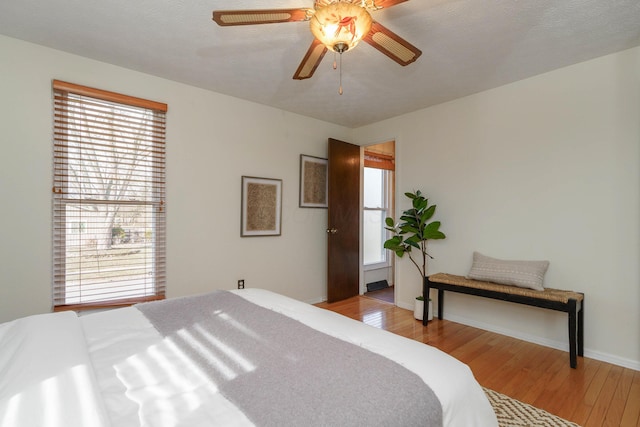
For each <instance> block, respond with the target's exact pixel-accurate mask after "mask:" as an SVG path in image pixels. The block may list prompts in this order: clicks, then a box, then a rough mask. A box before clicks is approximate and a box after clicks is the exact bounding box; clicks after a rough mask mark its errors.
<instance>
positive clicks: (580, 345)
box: [578, 298, 584, 356]
mask: <svg viewBox="0 0 640 427" xmlns="http://www.w3.org/2000/svg"><path fill="white" fill-rule="evenodd" d="M578 356H584V298H582V301H581V303H580V311H578Z"/></svg>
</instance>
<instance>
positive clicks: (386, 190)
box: [362, 166, 393, 271]
mask: <svg viewBox="0 0 640 427" xmlns="http://www.w3.org/2000/svg"><path fill="white" fill-rule="evenodd" d="M364 169H377V170H379V171H380V172H381V173H382V179H383V184H382V205H383V206H382V207H367V206H364V204H365V203H364V197H363V203H362V204H363V208H362V210H363V216H364V212H366V211H369V212H371V211H379V212H384V213H385V215H384V217H385V218H386V217H388V216H390V215H389V211H390V210H391V206H390V205H391V200H390V199H391V197H390V195H391V186H392V185H393V180H392V176H391V174H392V173H393V171H391V170H388V169H382V168H377V167H371V166H365V167H364ZM363 173H364V171H363ZM364 186H366V180H363V187H364ZM382 225H383V229H382V231H381V236H382V243H383V245H384V241H385V240H386V239H388V238H389V232H388V231H386V230H385V229H384V226H385V224H384V218H383V220H382ZM363 240H364V237H363ZM362 250H363V260H362V265H363V269H364V271H369V270H378V269H381V268H387V267H390V266H391V260H392V258H391V257H390V256H389V253H388V252H389V251H387V250H385V249H384V246H383V249H382V254H383V257H384V261H380V262H375V263H369V264H367V263H366V262H365V260H364V247H363V249H362Z"/></svg>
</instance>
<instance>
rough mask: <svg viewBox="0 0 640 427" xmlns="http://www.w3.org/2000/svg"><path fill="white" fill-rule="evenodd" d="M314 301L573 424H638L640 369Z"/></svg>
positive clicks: (404, 313)
mask: <svg viewBox="0 0 640 427" xmlns="http://www.w3.org/2000/svg"><path fill="white" fill-rule="evenodd" d="M317 306H318V307H322V308H326V309H329V310H331V311H335V312H338V313H341V314H343V315H345V316H347V317H350V318H352V319H356V320H360V321H363V322H365V323H367V324H370V325H372V326H375V327H378V328H381V329H386V330H388V331H391V332H393V333H396V334H398V335H402V336H405V337H407V338H411V339H414V340H416V341H420V342H424V343H426V344H429V345H432V346H434V347H437V348H439V349H441V350H442V351H444V352H446V353H448V354H450V355H452V356H454V357H455V358H457V359H459V360H461V361H462V362H464V363H466V364H467V365H469V366H470V367H471V370H472V371H473V373H474V375H475V377H476V379H477V380H478V382H479V383H480V384H481V385H483V386H485V387H487V388H490V389H492V390H495V391H497V392H499V393H503V394H506V395H507V396H511V397H513V398H515V399H518V400H520V401H522V402H526V403H529V404H531V405H533V406H536V407H538V408H541V409H544V410H546V411H548V412H551V413H553V414H556V415H558V416H560V417H562V418H564V419H566V420H569V421H573V422H575V423H577V424H579V425H581V426H584V427H589V426H598V427H601V426H634V427H640V371H635V370H632V369H625V368H622V367H620V366H616V365H611V364H609V363H605V362H600V361H597V360H593V359H588V358H582V357H579V358H578V368H577V369H571V368H570V367H569V353H567V352H563V351H560V350H555V349H552V348H548V347H543V346H540V345H536V344H531V343H528V342H525V341H521V340H518V339H515V338H510V337H506V336H503V335H499V334H495V333H492V332H487V331H483V330H481V329H477V328H472V327H470V326H465V325H461V324H458V323H453V322H450V321H447V320H438V319H435V320H434V321H433V322H430V323H429V326H427V327H423V326H422V322H421V321H418V320H415V319H414V318H413V312H412V311H409V310H405V309H402V308H399V307H396V306H395V305H393V304H391V303H387V302H384V301H380V300H376V299H373V298H368V297H364V296H358V297H354V298H350V299H348V300H345V301H340V302H336V303H332V304H328V303H321V304H317Z"/></svg>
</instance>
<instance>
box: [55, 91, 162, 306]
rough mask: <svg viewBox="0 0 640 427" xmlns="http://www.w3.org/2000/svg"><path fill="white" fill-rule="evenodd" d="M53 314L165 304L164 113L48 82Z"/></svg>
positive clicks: (141, 102)
mask: <svg viewBox="0 0 640 427" xmlns="http://www.w3.org/2000/svg"><path fill="white" fill-rule="evenodd" d="M53 110H54V130H53V174H54V176H53V269H54V271H53V306H54V310H63V309H81V308H95V307H103V306H111V305H127V304H132V303H135V302H140V301H149V300H154V299H161V298H164V294H165V282H166V273H165V271H166V269H165V246H166V244H165V242H166V239H165V224H166V221H165V217H166V215H165V210H166V209H165V208H166V206H165V115H166V111H167V106H166V104H161V103H156V102H153V101H147V100H143V99H139V98H133V97H129V96H125V95H120V94H117V93H113V92H107V91H102V90H97V89H93V88H88V87H84V86H78V85H74V84H71V83H66V82H61V81H58V80H54V82H53Z"/></svg>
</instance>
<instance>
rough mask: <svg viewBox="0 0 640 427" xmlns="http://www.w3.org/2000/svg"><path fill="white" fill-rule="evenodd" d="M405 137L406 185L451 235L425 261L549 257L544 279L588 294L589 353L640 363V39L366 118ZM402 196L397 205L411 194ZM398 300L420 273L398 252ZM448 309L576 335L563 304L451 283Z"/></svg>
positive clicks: (494, 322)
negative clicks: (549, 306)
mask: <svg viewBox="0 0 640 427" xmlns="http://www.w3.org/2000/svg"><path fill="white" fill-rule="evenodd" d="M380 138H395V140H396V151H397V156H398V162H397V163H398V165H399V166H398V174H397V178H398V183H397V190H398V194H403V193H404V192H405V191H408V190H414V189H421V190H423V192H425V193H426V194H427V195H428V196H429V197H430V199H431V202H432V203H436V204H437V205H438V208H437V213H436V217H437V219H440V220H441V221H442V224H443V225H442V230H443V231H444V232H445V233H446V234H447V239H446V240H442V241H436V242H434V243H432V244H430V249H431V253H432V255H434V256H435V257H436V259H435V260H433V261H432V262H431V263H430V267H429V272H430V273H436V272H439V271H441V272H448V273H453V274H460V275H464V274H466V273H467V272H468V270H469V267H470V266H471V257H472V252H473V251H474V250H477V251H480V252H482V253H484V254H485V255H489V256H493V257H497V258H505V259H530V260H538V259H547V260H549V261H550V263H551V264H550V268H549V270H548V273H547V276H546V279H545V285H546V286H548V287H554V288H561V289H574V290H577V291H582V292H584V293H585V294H586V304H585V323H586V326H585V354H586V355H587V356H591V357H594V358H598V359H602V360H608V361H610V362H613V363H617V364H620V365H623V366H629V367H632V368H635V369H640V272H639V264H640V227H639V224H640V173H639V171H640V163H639V162H640V48H636V49H631V50H627V51H624V52H620V53H617V54H613V55H609V56H605V57H602V58H598V59H595V60H592V61H588V62H584V63H581V64H577V65H574V66H570V67H567V68H564V69H560V70H557V71H553V72H550V73H547V74H544V75H540V76H537V77H534V78H530V79H527V80H524V81H520V82H516V83H513V84H510V85H507V86H503V87H500V88H497V89H494V90H490V91H486V92H483V93H479V94H476V95H473V96H469V97H466V98H463V99H459V100H456V101H453V102H449V103H445V104H441V105H438V106H435V107H432V108H428V109H424V110H421V111H418V112H414V113H411V114H406V115H403V116H401V117H397V118H394V119H390V120H386V121H383V122H380V123H376V124H374V125H371V126H366V127H362V128H359V129H356V131H355V137H354V139H355V140H356V141H358V142H359V143H361V144H366V143H368V141H373V140H379V139H380ZM402 199H403V196H400V197H399V202H400V203H399V206H398V211H402V210H404V209H406V208H407V206H408V204H407V203H406V202H404V200H402ZM396 285H397V286H399V288H398V290H397V291H396V292H397V295H398V297H399V301H398V302H399V304H400V305H403V306H406V307H407V308H409V307H412V300H413V297H415V296H416V295H418V294H419V293H420V292H421V291H420V278H419V276H418V274H417V271H415V269H414V267H413V266H412V265H410V263H409V262H407V261H405V260H402V261H401V262H399V268H398V272H397V281H396ZM445 298H446V303H445V318H448V319H451V320H455V321H458V322H461V323H466V324H471V325H476V326H480V327H482V328H485V329H490V330H494V331H498V332H503V333H506V334H508V335H513V336H517V337H521V338H525V339H528V340H531V341H534V342H539V343H543V344H547V345H550V346H553V347H557V348H563V349H568V343H567V320H566V315H565V314H562V313H556V312H551V311H549V310H542V309H536V308H529V307H525V306H517V305H514V304H510V303H504V302H498V301H492V300H486V299H481V298H478V297H469V296H464V295H458V294H451V293H449V294H447V295H446V297H445Z"/></svg>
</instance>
